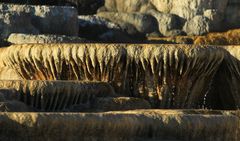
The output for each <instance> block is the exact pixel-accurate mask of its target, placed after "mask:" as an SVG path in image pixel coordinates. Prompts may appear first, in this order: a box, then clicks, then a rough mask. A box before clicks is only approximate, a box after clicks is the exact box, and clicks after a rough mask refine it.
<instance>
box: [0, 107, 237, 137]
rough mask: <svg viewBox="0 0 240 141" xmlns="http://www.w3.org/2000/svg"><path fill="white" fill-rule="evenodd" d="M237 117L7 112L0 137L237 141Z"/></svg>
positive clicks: (177, 112) (140, 112)
mask: <svg viewBox="0 0 240 141" xmlns="http://www.w3.org/2000/svg"><path fill="white" fill-rule="evenodd" d="M237 113H238V112H233V113H231V112H229V111H225V112H223V111H222V112H221V111H220V112H219V111H212V112H211V111H207V112H204V111H202V112H201V111H198V110H195V111H194V110H190V111H187V110H133V111H122V112H120V111H117V112H103V113H9V112H6V113H0V123H1V125H2V127H4V128H0V136H1V139H2V140H4V141H5V140H6V141H10V140H15V141H22V140H35V141H42V140H46V139H47V140H48V141H56V140H58V141H62V140H64V141H77V140H79V139H81V141H89V140H101V141H133V140H134V141H154V140H157V141H170V139H171V141H183V140H191V141H200V140H201V141H212V140H214V141H222V139H223V140H225V141H237V140H239V116H237V115H238V114H237ZM33 129H34V130H33ZM13 135H14V136H13Z"/></svg>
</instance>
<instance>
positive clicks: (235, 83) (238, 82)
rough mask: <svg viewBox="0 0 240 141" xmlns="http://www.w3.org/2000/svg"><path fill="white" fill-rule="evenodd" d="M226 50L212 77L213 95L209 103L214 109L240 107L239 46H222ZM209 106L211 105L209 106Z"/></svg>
mask: <svg viewBox="0 0 240 141" xmlns="http://www.w3.org/2000/svg"><path fill="white" fill-rule="evenodd" d="M222 49H223V50H225V51H226V53H225V57H224V60H223V62H222V64H221V66H220V67H219V70H218V72H217V74H216V76H215V77H214V81H213V89H212V90H211V93H213V94H212V96H213V97H211V98H209V101H210V102H209V103H213V102H217V103H215V105H213V106H214V107H212V108H215V109H239V108H240V46H225V47H222ZM210 108H211V107H210Z"/></svg>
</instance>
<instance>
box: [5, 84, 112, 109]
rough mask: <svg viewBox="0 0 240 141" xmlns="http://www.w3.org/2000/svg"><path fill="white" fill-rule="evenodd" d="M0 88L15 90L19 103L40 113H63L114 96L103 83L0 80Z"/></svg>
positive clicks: (107, 85)
mask: <svg viewBox="0 0 240 141" xmlns="http://www.w3.org/2000/svg"><path fill="white" fill-rule="evenodd" d="M0 88H8V89H15V90H17V91H18V92H19V96H18V97H19V100H20V101H23V102H24V103H26V104H27V105H29V106H31V107H33V108H36V109H38V110H41V111H63V110H67V109H68V108H71V106H75V105H78V104H85V103H88V102H90V101H91V100H92V99H94V98H96V97H106V96H114V95H115V93H114V90H113V88H112V87H111V86H110V85H109V84H107V83H104V82H78V81H40V80H34V81H32V80H0Z"/></svg>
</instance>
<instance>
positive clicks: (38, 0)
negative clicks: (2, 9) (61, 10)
mask: <svg viewBox="0 0 240 141" xmlns="http://www.w3.org/2000/svg"><path fill="white" fill-rule="evenodd" d="M0 2H3V3H12V4H28V5H54V6H74V7H75V8H76V9H77V10H78V13H79V14H81V15H82V14H84V15H89V14H95V13H96V11H97V9H98V8H99V7H101V6H103V4H104V1H103V0H0Z"/></svg>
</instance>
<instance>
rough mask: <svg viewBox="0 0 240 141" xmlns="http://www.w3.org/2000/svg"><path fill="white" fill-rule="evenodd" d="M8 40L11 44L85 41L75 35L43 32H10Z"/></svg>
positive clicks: (85, 41)
mask: <svg viewBox="0 0 240 141" xmlns="http://www.w3.org/2000/svg"><path fill="white" fill-rule="evenodd" d="M8 42H10V43H12V44H26V43H41V44H43V43H87V42H89V41H87V40H86V39H83V38H79V37H75V36H65V35H44V34H38V35H33V34H22V33H12V34H11V35H10V36H9V37H8Z"/></svg>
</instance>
